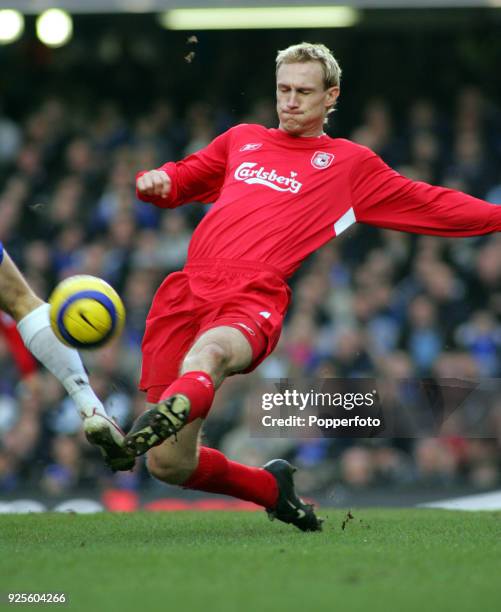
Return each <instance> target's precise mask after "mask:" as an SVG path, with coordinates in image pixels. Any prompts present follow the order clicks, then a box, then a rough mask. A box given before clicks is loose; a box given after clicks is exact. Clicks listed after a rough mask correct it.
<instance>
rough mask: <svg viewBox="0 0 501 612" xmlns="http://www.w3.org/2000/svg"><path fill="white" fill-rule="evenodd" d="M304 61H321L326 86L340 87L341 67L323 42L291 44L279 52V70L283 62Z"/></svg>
mask: <svg viewBox="0 0 501 612" xmlns="http://www.w3.org/2000/svg"><path fill="white" fill-rule="evenodd" d="M302 62H319V63H320V65H321V66H322V71H323V74H324V87H325V89H328V88H329V87H339V84H340V83H341V68H340V66H339V64H338V62H337V60H336V58H335V57H334V55H332V53H331V52H330V50H329V49H328V48H327V47H326V46H325V45H322V44H321V43H316V44H313V43H307V42H302V43H299V44H298V45H291V46H290V47H287V49H282V51H279V52H278V53H277V59H276V63H277V72H278V69H279V68H280V66H281V65H282V64H295V63H302Z"/></svg>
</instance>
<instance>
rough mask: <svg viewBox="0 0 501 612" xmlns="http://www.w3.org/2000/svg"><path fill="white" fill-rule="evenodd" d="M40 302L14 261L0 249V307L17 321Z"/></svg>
mask: <svg viewBox="0 0 501 612" xmlns="http://www.w3.org/2000/svg"><path fill="white" fill-rule="evenodd" d="M40 304H42V300H40V299H39V298H38V297H37V296H36V295H35V294H34V292H33V291H32V289H31V288H30V287H29V285H28V283H27V282H26V280H25V278H24V277H23V275H22V274H21V272H20V271H19V270H18V269H17V267H16V265H15V263H14V262H13V261H12V259H11V258H10V257H9V256H8V254H7V253H6V252H5V250H3V249H2V260H1V262H0V308H1V309H2V310H4V311H5V312H7V313H8V314H10V315H11V316H12V317H14V319H16V321H19V320H20V319H22V317H24V316H25V315H26V314H28V313H29V312H30V311H31V310H33V309H34V308H36V307H37V306H39V305H40Z"/></svg>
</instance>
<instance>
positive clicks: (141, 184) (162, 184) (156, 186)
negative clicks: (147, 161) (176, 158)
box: [136, 170, 172, 198]
mask: <svg viewBox="0 0 501 612" xmlns="http://www.w3.org/2000/svg"><path fill="white" fill-rule="evenodd" d="M136 187H137V191H138V193H139V194H140V195H144V196H160V197H161V198H166V197H167V196H168V195H169V193H170V190H171V187H172V181H171V180H170V177H169V175H168V174H167V172H164V171H163V170H150V171H149V172H146V173H145V174H143V175H142V176H140V177H139V178H138V179H137V181H136Z"/></svg>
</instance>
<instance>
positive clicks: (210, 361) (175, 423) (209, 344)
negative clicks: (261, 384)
mask: <svg viewBox="0 0 501 612" xmlns="http://www.w3.org/2000/svg"><path fill="white" fill-rule="evenodd" d="M252 358H253V352H252V347H251V345H250V344H249V342H248V341H247V339H246V337H245V336H244V335H243V333H242V332H240V331H239V330H237V329H235V328H233V327H229V326H221V327H215V328H212V329H209V330H208V331H206V332H205V333H203V334H202V335H201V336H200V337H199V338H198V339H197V340H196V341H195V343H194V344H193V346H192V347H191V348H190V349H189V350H188V352H187V354H186V356H185V357H184V359H183V361H182V364H181V368H180V374H181V376H180V377H179V378H177V379H176V380H175V381H174V382H173V383H172V384H171V385H169V386H168V387H167V388H166V389H165V390H164V391H163V393H162V394H161V396H160V399H159V402H158V404H156V405H155V406H154V407H153V408H150V409H149V410H147V411H146V412H145V413H143V414H142V415H141V416H140V417H139V418H138V419H137V420H136V421H135V423H134V424H133V426H132V428H131V430H130V431H129V433H128V434H127V436H126V445H127V448H128V449H129V452H130V453H131V454H134V455H136V456H139V455H143V454H144V453H145V452H147V451H148V450H149V449H150V448H153V447H154V446H158V445H159V444H161V443H162V442H163V441H164V440H166V439H167V438H169V437H170V436H172V435H174V434H176V433H177V432H178V431H180V430H181V428H182V427H184V426H185V425H186V424H187V423H191V422H192V421H194V420H195V419H199V418H201V419H204V418H205V417H206V416H207V413H208V412H209V409H210V407H211V405H212V401H213V399H214V393H215V390H216V388H217V387H218V386H219V385H220V384H221V383H222V382H223V380H224V378H225V377H226V376H229V375H230V374H232V373H234V372H240V371H242V370H245V369H246V368H247V367H248V366H249V365H250V363H251V362H252Z"/></svg>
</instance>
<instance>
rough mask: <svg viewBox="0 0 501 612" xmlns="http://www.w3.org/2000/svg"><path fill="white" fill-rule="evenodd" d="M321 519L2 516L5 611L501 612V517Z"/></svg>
mask: <svg viewBox="0 0 501 612" xmlns="http://www.w3.org/2000/svg"><path fill="white" fill-rule="evenodd" d="M320 514H321V515H323V516H326V517H327V521H326V523H325V529H324V531H323V532H322V533H312V534H308V533H306V534H305V533H302V532H300V531H298V530H296V529H295V528H292V527H291V526H288V525H284V524H283V523H279V522H277V521H275V522H273V523H271V522H269V521H268V520H267V519H266V517H265V516H263V514H262V513H260V512H259V513H252V512H249V513H236V512H200V513H197V512H165V513H135V514H96V515H75V514H51V513H48V514H30V515H0V593H2V598H3V601H2V603H1V604H0V608H5V609H10V608H12V607H24V606H20V605H19V604H17V605H16V606H13V605H10V606H8V605H7V606H4V605H3V604H4V602H5V594H6V593H7V592H16V591H21V592H59V593H60V592H65V593H66V594H67V597H68V600H69V603H68V604H66V605H65V606H59V608H60V609H63V610H64V609H72V610H86V611H87V610H112V611H113V610H121V611H128V610H134V611H138V612H149V611H150V610H151V611H156V610H162V611H163V610H165V611H166V612H167V611H169V612H170V611H172V612H185V611H187V612H192V611H193V612H197V611H198V610H200V611H212V610H214V611H217V612H247V611H249V612H250V611H252V612H258V611H261V610H264V611H268V610H269V611H273V612H281V611H284V612H285V611H287V612H292V611H296V610H298V611H299V610H301V612H305V611H306V610H307V611H310V610H314V611H320V610H339V611H340V612H350V611H356V612H359V611H363V612H365V611H367V612H383V611H384V612H388V611H392V612H393V611H398V612H413V611H414V610H415V611H416V612H417V611H419V612H423V611H424V612H437V611H442V610H444V611H445V610H447V611H449V610H450V611H452V612H461V611H475V612H477V611H478V612H480V611H482V612H489V611H490V610H499V609H501V607H500V606H501V512H468V513H466V512H465V513H462V512H448V511H442V510H365V509H364V510H352V516H353V518H352V519H349V520H348V521H346V520H345V519H346V517H347V513H346V511H342V510H323V511H322V512H320ZM343 522H344V523H345V525H344V529H343V528H342V526H343ZM31 607H32V608H33V606H31ZM37 607H39V608H40V607H42V608H47V607H51V608H53V607H54V606H48V605H47V604H46V605H42V604H39V605H38V606H37Z"/></svg>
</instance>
